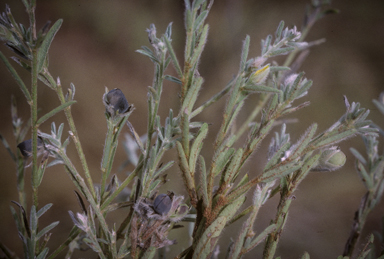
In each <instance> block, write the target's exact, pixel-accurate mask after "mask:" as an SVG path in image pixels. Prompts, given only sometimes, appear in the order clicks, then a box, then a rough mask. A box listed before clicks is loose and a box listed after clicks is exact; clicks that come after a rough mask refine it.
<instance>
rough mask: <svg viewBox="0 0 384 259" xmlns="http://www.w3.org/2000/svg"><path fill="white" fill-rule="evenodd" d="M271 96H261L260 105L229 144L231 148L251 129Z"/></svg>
mask: <svg viewBox="0 0 384 259" xmlns="http://www.w3.org/2000/svg"><path fill="white" fill-rule="evenodd" d="M269 96H270V94H265V95H264V94H262V95H260V100H259V103H258V104H257V106H256V107H255V108H254V109H253V111H252V113H251V114H250V115H249V116H248V118H247V119H246V121H245V122H244V123H243V125H242V126H241V127H240V129H238V130H236V135H235V137H234V138H233V139H231V141H230V142H229V146H232V144H233V143H235V142H236V141H237V140H238V139H239V138H240V137H241V136H242V135H243V134H244V132H245V131H246V130H248V129H249V124H250V123H251V122H252V121H253V120H254V119H255V118H256V116H257V115H258V114H259V113H260V111H261V109H263V108H264V106H265V105H266V103H267V101H268V100H269Z"/></svg>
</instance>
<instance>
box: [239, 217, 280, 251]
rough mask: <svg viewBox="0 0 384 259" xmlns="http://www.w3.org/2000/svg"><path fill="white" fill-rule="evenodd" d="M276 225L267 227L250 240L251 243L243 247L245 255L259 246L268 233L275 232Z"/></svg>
mask: <svg viewBox="0 0 384 259" xmlns="http://www.w3.org/2000/svg"><path fill="white" fill-rule="evenodd" d="M276 227H277V226H276V224H272V225H269V226H268V227H267V228H266V229H264V230H263V232H261V233H260V234H259V235H258V236H257V237H255V238H254V239H252V241H251V242H250V243H249V244H247V246H246V247H245V253H247V252H249V251H250V250H252V249H253V248H255V247H256V246H257V245H258V244H260V243H261V242H262V241H263V240H264V239H265V238H266V237H267V236H268V235H269V234H270V233H272V232H273V231H275V230H276Z"/></svg>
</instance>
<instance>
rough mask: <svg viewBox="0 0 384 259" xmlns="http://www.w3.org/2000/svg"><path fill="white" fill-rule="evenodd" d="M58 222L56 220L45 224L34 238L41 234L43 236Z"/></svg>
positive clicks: (38, 237) (39, 236)
mask: <svg viewBox="0 0 384 259" xmlns="http://www.w3.org/2000/svg"><path fill="white" fill-rule="evenodd" d="M58 224H59V221H56V222H53V223H51V224H49V225H48V226H46V227H45V228H43V229H42V230H41V231H40V232H39V233H38V234H37V235H36V239H37V240H39V239H40V238H41V237H42V236H44V235H45V234H47V233H48V232H49V231H51V230H52V229H53V228H54V227H56V226H57V225H58Z"/></svg>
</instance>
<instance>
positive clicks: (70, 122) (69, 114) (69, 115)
mask: <svg viewBox="0 0 384 259" xmlns="http://www.w3.org/2000/svg"><path fill="white" fill-rule="evenodd" d="M49 77H51V76H50V75H49ZM49 77H48V78H49ZM51 78H52V77H51ZM56 89H57V90H56V93H57V96H58V97H59V100H60V102H61V104H63V103H65V97H64V93H63V89H62V88H61V85H60V84H57V85H56ZM64 113H65V116H66V117H67V121H68V125H69V128H70V129H71V132H72V135H71V136H72V139H73V142H74V143H75V146H76V150H77V154H78V155H79V158H80V161H81V165H82V167H83V170H84V174H85V179H86V180H87V182H88V186H89V189H90V191H91V193H92V196H93V197H96V192H95V189H94V187H93V181H92V177H91V174H90V173H89V169H88V164H87V160H86V159H85V155H84V151H83V148H82V146H81V143H80V140H79V135H78V133H77V130H76V126H75V122H74V120H73V117H72V112H71V106H69V107H67V108H65V109H64Z"/></svg>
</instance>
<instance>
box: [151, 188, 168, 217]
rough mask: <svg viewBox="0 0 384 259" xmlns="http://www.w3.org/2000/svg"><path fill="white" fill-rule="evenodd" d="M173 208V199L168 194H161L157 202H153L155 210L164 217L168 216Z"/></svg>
mask: <svg viewBox="0 0 384 259" xmlns="http://www.w3.org/2000/svg"><path fill="white" fill-rule="evenodd" d="M171 207H172V199H171V197H170V196H169V195H167V194H164V193H163V194H159V195H158V196H157V197H156V199H155V201H154V202H153V208H154V209H155V211H156V212H157V213H158V214H160V215H162V216H164V215H166V214H167V213H168V212H169V211H170V209H171Z"/></svg>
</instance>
